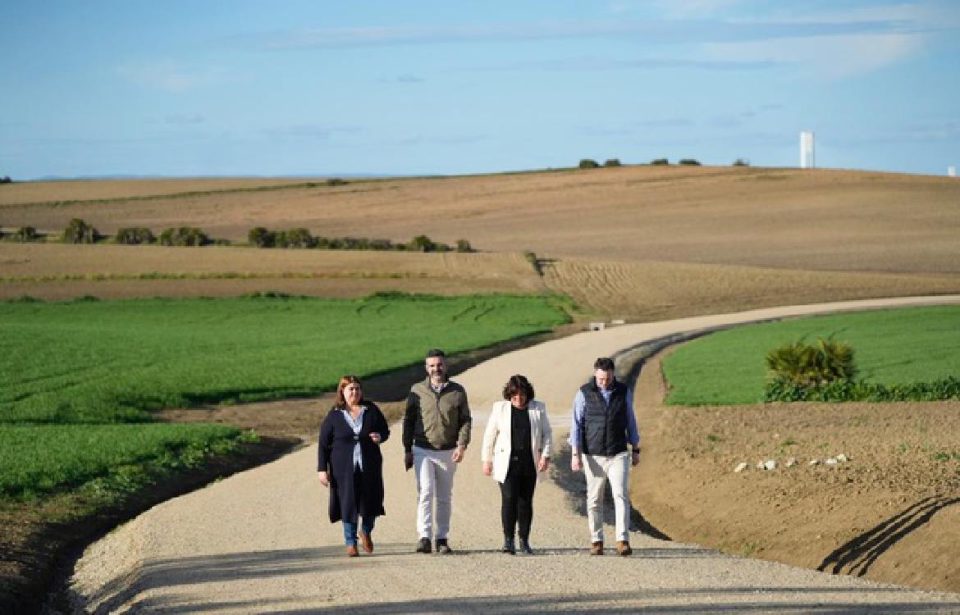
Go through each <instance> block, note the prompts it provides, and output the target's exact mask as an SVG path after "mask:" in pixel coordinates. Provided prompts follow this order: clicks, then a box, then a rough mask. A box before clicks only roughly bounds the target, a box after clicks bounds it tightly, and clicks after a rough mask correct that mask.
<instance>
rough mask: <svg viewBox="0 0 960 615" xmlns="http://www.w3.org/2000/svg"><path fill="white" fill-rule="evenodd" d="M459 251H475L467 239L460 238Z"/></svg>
mask: <svg viewBox="0 0 960 615" xmlns="http://www.w3.org/2000/svg"><path fill="white" fill-rule="evenodd" d="M457 252H474V249H473V246H471V245H470V242H469V241H467V240H466V239H458V240H457Z"/></svg>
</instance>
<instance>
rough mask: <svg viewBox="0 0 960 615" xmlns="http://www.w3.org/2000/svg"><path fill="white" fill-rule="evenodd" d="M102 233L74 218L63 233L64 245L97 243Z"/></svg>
mask: <svg viewBox="0 0 960 615" xmlns="http://www.w3.org/2000/svg"><path fill="white" fill-rule="evenodd" d="M98 239H100V233H98V232H97V229H95V228H93V227H92V226H90V225H89V224H87V223H86V222H84V221H83V220H81V219H80V218H74V219H72V220H70V222H69V223H68V224H67V228H66V229H64V231H63V242H64V243H96V242H97V240H98Z"/></svg>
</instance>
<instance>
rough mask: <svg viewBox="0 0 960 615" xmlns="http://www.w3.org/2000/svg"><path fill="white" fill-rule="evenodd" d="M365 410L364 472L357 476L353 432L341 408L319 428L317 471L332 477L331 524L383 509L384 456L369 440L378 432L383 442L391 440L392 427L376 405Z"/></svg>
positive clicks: (362, 436)
mask: <svg viewBox="0 0 960 615" xmlns="http://www.w3.org/2000/svg"><path fill="white" fill-rule="evenodd" d="M363 405H364V406H365V407H366V410H365V411H364V413H363V423H362V424H361V428H360V435H359V440H358V441H359V442H360V455H361V457H362V459H363V472H359V473H356V474H355V473H354V464H353V446H354V444H355V442H356V441H357V440H355V439H354V435H353V429H352V428H351V427H350V425H349V424H348V423H347V418H346V417H345V416H344V415H343V412H341V411H340V410H339V409H338V408H332V409H331V410H330V412H329V413H327V418H325V419H324V420H323V424H322V425H321V426H320V447H319V452H318V454H317V471H319V472H323V471H326V472H327V476H328V477H329V478H330V510H329V512H330V522H331V523H336V522H337V521H341V520H344V521H349V522H351V523H356V522H357V515H360V516H363V517H367V516H379V515H383V514H385V511H384V510H383V456H382V455H381V454H380V446H379V445H378V444H375V443H374V442H373V440H371V439H370V434H371V433H374V432H378V433H379V434H380V438H381V440H380V441H381V442H386V440H387V438H389V437H390V427H389V426H388V425H387V420H386V419H385V418H384V417H383V413H382V412H381V411H380V408H378V407H377V405H376V404H373V403H370V402H367V401H365V402H363Z"/></svg>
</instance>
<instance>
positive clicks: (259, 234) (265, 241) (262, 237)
mask: <svg viewBox="0 0 960 615" xmlns="http://www.w3.org/2000/svg"><path fill="white" fill-rule="evenodd" d="M247 242H248V243H249V244H250V245H251V246H257V247H258V248H272V247H273V246H274V243H276V235H275V234H274V233H273V232H272V231H268V230H267V229H265V228H264V227H262V226H258V227H255V228H252V229H250V232H249V233H247Z"/></svg>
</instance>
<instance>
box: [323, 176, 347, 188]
mask: <svg viewBox="0 0 960 615" xmlns="http://www.w3.org/2000/svg"><path fill="white" fill-rule="evenodd" d="M326 184H327V185H328V186H345V185H346V184H347V181H346V180H345V179H340V178H339V177H331V178H330V179H328V180H327V181H326Z"/></svg>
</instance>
